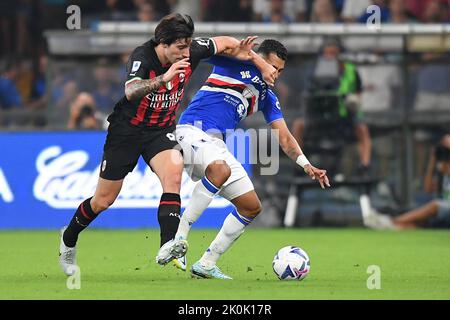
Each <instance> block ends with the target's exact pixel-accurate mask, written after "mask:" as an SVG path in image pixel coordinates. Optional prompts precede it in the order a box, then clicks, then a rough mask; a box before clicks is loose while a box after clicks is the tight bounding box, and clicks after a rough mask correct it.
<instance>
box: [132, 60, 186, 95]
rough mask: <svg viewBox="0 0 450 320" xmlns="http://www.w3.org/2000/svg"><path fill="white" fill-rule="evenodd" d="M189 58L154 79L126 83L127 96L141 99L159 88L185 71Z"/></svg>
mask: <svg viewBox="0 0 450 320" xmlns="http://www.w3.org/2000/svg"><path fill="white" fill-rule="evenodd" d="M188 60H189V58H185V59H182V60H180V61H178V62H176V63H174V64H172V66H171V67H170V68H169V70H167V72H166V73H164V74H162V75H159V76H157V77H155V78H152V79H134V80H133V79H132V80H131V81H129V82H127V83H126V84H125V96H126V97H127V99H128V101H131V100H139V99H142V97H145V96H146V95H147V94H149V93H150V92H153V91H156V90H158V88H159V87H160V86H161V85H164V84H166V83H167V82H169V81H170V80H172V79H173V78H174V77H175V76H176V75H177V74H180V73H183V72H184V68H187V67H188V66H189V64H190V63H189V62H188Z"/></svg>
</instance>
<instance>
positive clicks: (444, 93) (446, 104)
mask: <svg viewBox="0 0 450 320" xmlns="http://www.w3.org/2000/svg"><path fill="white" fill-rule="evenodd" d="M448 58H449V55H448V54H438V53H424V54H423V55H422V63H421V66H420V69H419V71H418V75H417V96H416V102H415V107H414V108H415V110H417V111H446V112H448V111H450V76H449V75H450V66H449V65H448V63H447V62H448Z"/></svg>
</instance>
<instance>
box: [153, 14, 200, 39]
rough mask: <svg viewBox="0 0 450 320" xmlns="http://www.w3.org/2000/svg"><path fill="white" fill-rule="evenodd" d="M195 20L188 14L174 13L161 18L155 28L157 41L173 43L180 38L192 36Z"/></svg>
mask: <svg viewBox="0 0 450 320" xmlns="http://www.w3.org/2000/svg"><path fill="white" fill-rule="evenodd" d="M193 34H194V21H192V18H191V17H190V16H189V15H187V14H180V13H172V14H169V15H167V16H165V17H164V18H162V19H161V21H160V22H159V24H158V25H157V26H156V28H155V41H156V42H157V43H164V44H168V45H170V44H172V43H174V42H175V41H177V40H178V39H187V38H192V35H193Z"/></svg>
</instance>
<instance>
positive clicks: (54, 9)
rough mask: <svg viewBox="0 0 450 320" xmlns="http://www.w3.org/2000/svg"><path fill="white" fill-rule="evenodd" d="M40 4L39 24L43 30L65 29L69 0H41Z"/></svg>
mask: <svg viewBox="0 0 450 320" xmlns="http://www.w3.org/2000/svg"><path fill="white" fill-rule="evenodd" d="M38 3H39V4H40V7H41V8H40V13H41V15H42V17H41V24H42V28H43V30H47V29H66V20H67V17H68V16H67V13H66V10H67V7H68V6H69V5H70V4H71V3H70V2H69V0H41V1H39V2H38Z"/></svg>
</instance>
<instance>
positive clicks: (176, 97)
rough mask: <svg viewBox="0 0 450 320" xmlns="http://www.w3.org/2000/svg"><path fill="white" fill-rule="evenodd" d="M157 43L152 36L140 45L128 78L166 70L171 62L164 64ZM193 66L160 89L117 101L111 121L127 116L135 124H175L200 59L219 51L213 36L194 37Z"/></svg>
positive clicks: (161, 125) (155, 125)
mask: <svg viewBox="0 0 450 320" xmlns="http://www.w3.org/2000/svg"><path fill="white" fill-rule="evenodd" d="M156 45H157V43H156V42H155V41H154V40H153V39H151V40H149V41H147V42H146V43H144V44H143V45H142V46H139V47H137V48H136V49H135V50H134V51H133V52H132V54H131V55H130V58H129V60H128V63H127V82H128V81H132V80H134V79H152V78H155V77H157V76H159V75H161V74H164V73H165V72H166V71H167V70H168V69H169V68H170V65H167V66H163V65H161V62H160V61H159V59H158V56H157V54H156V51H155V46H156ZM189 51H190V58H189V62H190V66H189V67H188V68H187V69H186V70H185V72H184V73H183V74H179V75H178V76H175V78H173V79H172V80H171V81H170V82H168V83H167V84H166V85H162V86H160V87H159V88H158V90H157V91H154V92H151V93H149V94H147V95H146V96H145V97H143V98H142V99H140V100H135V101H129V100H128V99H127V97H126V96H125V95H124V96H123V97H122V99H120V100H119V102H118V103H117V104H116V105H115V107H114V111H113V113H112V114H111V115H110V116H109V117H108V121H109V122H110V123H111V121H114V119H125V121H127V122H129V124H131V125H132V126H136V127H145V128H150V129H158V128H165V127H170V126H171V125H173V124H174V122H175V118H176V111H177V110H178V108H179V106H180V102H181V100H182V98H183V95H184V89H185V86H186V85H187V82H188V81H189V78H190V77H191V75H192V72H193V71H194V69H195V68H196V67H197V66H198V64H199V63H200V60H202V59H206V58H209V57H210V56H212V55H214V54H215V53H216V52H217V48H216V44H215V43H214V40H212V39H211V38H195V39H193V40H192V43H191V45H190V49H189Z"/></svg>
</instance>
